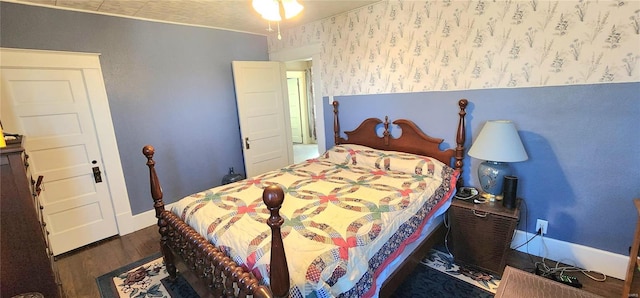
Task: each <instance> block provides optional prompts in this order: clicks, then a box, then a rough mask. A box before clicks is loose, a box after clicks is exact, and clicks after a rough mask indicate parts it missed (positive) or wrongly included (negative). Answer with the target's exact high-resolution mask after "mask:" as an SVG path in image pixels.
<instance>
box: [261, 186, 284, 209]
mask: <svg viewBox="0 0 640 298" xmlns="http://www.w3.org/2000/svg"><path fill="white" fill-rule="evenodd" d="M262 200H263V201H264V204H265V205H267V208H269V210H272V209H276V208H277V209H280V206H282V202H284V191H283V190H282V188H281V187H280V186H278V185H276V184H272V185H269V186H267V188H265V189H264V192H263V193H262Z"/></svg>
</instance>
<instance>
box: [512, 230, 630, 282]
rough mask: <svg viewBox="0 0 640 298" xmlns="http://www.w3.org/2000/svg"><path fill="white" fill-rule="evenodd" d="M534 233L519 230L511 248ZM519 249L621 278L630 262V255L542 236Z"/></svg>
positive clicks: (623, 276) (622, 278) (523, 241)
mask: <svg viewBox="0 0 640 298" xmlns="http://www.w3.org/2000/svg"><path fill="white" fill-rule="evenodd" d="M534 235H535V234H532V233H527V232H523V231H520V230H517V231H516V234H515V236H514V237H513V241H512V242H511V248H514V247H517V246H518V245H521V244H522V243H525V242H526V241H527V240H528V239H531V237H533V236H534ZM517 250H518V251H521V252H525V253H528V254H531V255H535V256H539V257H545V258H547V259H549V260H552V261H559V262H561V263H564V264H567V265H573V266H576V267H579V268H583V269H587V270H591V271H596V272H600V273H603V274H606V275H607V276H610V277H615V278H617V279H621V280H624V278H625V275H626V269H627V263H628V262H629V256H625V255H621V254H615V253H612V252H608V251H605V250H600V249H595V248H592V247H588V246H584V245H580V244H575V243H570V242H565V241H560V240H556V239H552V238H547V237H540V236H538V237H536V238H534V239H533V240H531V242H529V243H528V245H523V246H522V247H520V248H518V249H517Z"/></svg>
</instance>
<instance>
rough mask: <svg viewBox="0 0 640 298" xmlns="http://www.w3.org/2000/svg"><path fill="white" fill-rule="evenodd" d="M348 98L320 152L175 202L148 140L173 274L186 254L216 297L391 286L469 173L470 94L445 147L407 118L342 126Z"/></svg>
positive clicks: (371, 290) (437, 226) (439, 230)
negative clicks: (166, 192)
mask: <svg viewBox="0 0 640 298" xmlns="http://www.w3.org/2000/svg"><path fill="white" fill-rule="evenodd" d="M338 106H339V104H338V102H337V101H334V102H333V107H334V123H333V124H334V125H333V126H334V138H335V144H336V146H335V147H333V148H331V149H329V150H327V152H325V153H324V154H323V155H321V156H320V157H319V158H316V159H310V160H307V161H305V162H302V163H298V164H294V165H290V166H287V167H284V168H282V169H279V170H276V171H271V172H267V173H265V174H262V175H259V176H256V177H251V178H248V179H246V180H242V181H238V182H234V183H231V184H228V185H222V186H218V187H215V188H212V189H208V190H204V191H201V192H198V193H195V194H192V195H190V196H187V197H185V198H183V199H181V200H179V201H177V202H175V203H173V204H172V206H171V208H170V210H166V209H165V206H164V202H163V194H162V188H161V186H160V182H159V180H158V176H157V174H156V171H155V161H154V160H153V156H154V154H155V149H154V148H153V147H152V146H150V145H147V146H145V147H144V148H143V150H142V151H143V154H144V155H145V156H146V158H147V166H148V167H149V175H150V184H151V196H152V198H153V201H154V209H155V211H156V217H157V218H158V227H159V233H160V237H161V239H160V244H161V250H162V254H163V257H164V261H165V264H166V267H167V271H168V272H169V275H170V276H171V277H172V278H175V277H176V274H177V272H176V267H175V261H176V260H175V259H174V258H175V257H179V258H181V260H182V261H183V262H184V263H185V264H187V266H188V267H189V270H192V271H194V272H195V274H196V275H197V276H198V277H200V278H201V279H203V280H204V281H205V282H206V284H207V285H208V287H209V288H210V290H211V291H212V293H213V295H214V296H215V297H246V296H253V297H331V296H344V297H363V296H364V297H371V296H380V297H387V296H389V295H391V293H393V291H394V290H395V288H396V287H398V286H399V285H400V283H401V282H402V281H403V280H404V278H405V277H406V276H407V275H408V274H410V273H411V271H412V270H413V268H414V267H415V265H416V264H417V263H418V262H419V261H420V260H421V259H422V257H424V255H425V254H426V253H427V251H428V248H429V247H430V246H432V245H433V244H434V243H437V242H439V241H442V240H443V239H444V228H443V225H442V214H443V213H444V212H445V211H446V209H447V208H448V206H449V204H450V203H451V198H452V197H453V195H454V194H455V191H456V189H457V187H458V186H459V185H462V179H461V178H460V177H461V173H462V166H463V158H464V143H465V135H466V132H465V115H466V111H465V109H466V106H467V100H465V99H461V100H460V101H458V106H459V109H458V113H457V116H458V121H457V123H458V126H457V128H456V147H455V148H454V149H447V150H441V149H440V144H441V143H442V142H443V139H439V138H433V137H430V136H428V135H426V134H424V133H423V132H422V131H421V130H420V129H419V128H418V127H417V126H416V125H415V124H414V123H413V122H412V121H410V120H406V119H398V120H395V121H394V122H393V123H390V122H389V120H388V118H385V120H384V121H382V120H380V119H377V118H369V119H366V120H364V121H363V122H362V123H361V124H360V125H359V126H358V127H357V128H356V129H355V130H353V131H347V132H345V135H346V138H343V137H341V135H340V122H339V119H338V114H339V113H338ZM391 124H393V125H395V127H398V128H399V129H400V130H401V135H400V136H399V137H397V138H395V137H392V136H391V127H393V126H391ZM378 130H382V133H381V136H378V132H377V131H378ZM285 194H286V195H285Z"/></svg>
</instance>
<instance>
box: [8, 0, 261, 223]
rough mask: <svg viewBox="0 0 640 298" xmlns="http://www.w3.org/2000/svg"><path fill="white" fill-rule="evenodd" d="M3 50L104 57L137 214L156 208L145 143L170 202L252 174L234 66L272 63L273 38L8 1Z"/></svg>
mask: <svg viewBox="0 0 640 298" xmlns="http://www.w3.org/2000/svg"><path fill="white" fill-rule="evenodd" d="M0 46H2V47H9V48H27V49H42V50H58V51H73V52H92V53H101V56H100V61H101V65H102V72H103V76H104V80H105V85H106V89H107V95H108V97H109V105H110V109H111V117H112V118H113V124H114V127H115V134H116V139H117V142H118V150H119V151H120V158H121V160H122V168H123V170H124V176H125V180H126V184H127V188H128V192H129V199H130V201H131V202H130V203H131V209H132V212H133V214H138V213H141V212H144V211H147V210H151V209H152V201H151V198H150V195H149V182H148V170H147V169H146V166H145V162H146V159H145V158H144V157H143V156H142V153H141V149H142V147H143V146H144V145H145V144H153V145H154V146H156V148H157V154H156V161H157V163H158V166H157V169H158V173H159V176H160V179H161V181H162V183H163V186H164V190H165V202H167V203H169V202H172V201H174V200H175V199H176V198H180V197H183V196H185V195H188V194H191V193H193V192H196V191H200V190H202V189H206V188H209V187H211V186H213V185H218V184H220V181H221V179H222V177H223V176H224V175H225V174H226V173H227V171H228V168H229V167H235V168H236V169H243V168H244V164H243V159H242V149H241V147H240V146H241V143H240V130H239V124H238V116H237V115H238V113H237V108H236V101H235V93H234V89H233V75H232V72H231V61H233V60H268V55H267V42H266V37H264V36H259V35H252V34H246V33H238V32H232V31H225V30H217V29H208V28H199V27H192V26H181V25H173V24H164V23H156V22H149V21H140V20H133V19H126V18H119V17H111V16H105V15H98V14H90V13H81V12H74V11H65V10H58V9H50V8H44V7H36V6H28V5H22V4H15V3H8V2H2V4H1V5H0ZM169 173H171V176H169V175H168V174H169Z"/></svg>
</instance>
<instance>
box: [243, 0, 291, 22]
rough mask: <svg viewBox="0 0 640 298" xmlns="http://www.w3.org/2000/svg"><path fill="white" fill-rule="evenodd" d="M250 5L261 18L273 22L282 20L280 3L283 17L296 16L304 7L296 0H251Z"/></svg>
mask: <svg viewBox="0 0 640 298" xmlns="http://www.w3.org/2000/svg"><path fill="white" fill-rule="evenodd" d="M252 5H253V9H255V10H256V11H257V12H258V13H260V15H261V16H262V18H264V19H266V20H269V21H274V22H278V21H282V13H281V7H280V5H282V10H284V18H285V19H290V18H293V17H295V16H297V15H298V14H299V13H300V12H301V11H302V9H304V6H302V4H300V3H298V0H253V1H252Z"/></svg>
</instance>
